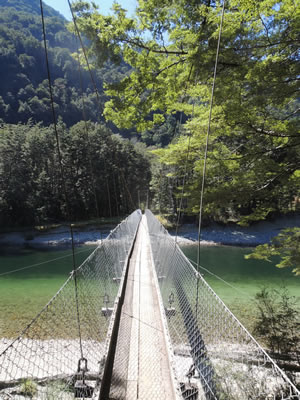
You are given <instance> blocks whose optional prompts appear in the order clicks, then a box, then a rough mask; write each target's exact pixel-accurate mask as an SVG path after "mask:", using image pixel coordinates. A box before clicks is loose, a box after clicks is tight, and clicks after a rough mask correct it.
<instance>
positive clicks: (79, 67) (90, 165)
mask: <svg viewBox="0 0 300 400" xmlns="http://www.w3.org/2000/svg"><path fill="white" fill-rule="evenodd" d="M77 62H78V72H79V82H80V90H81V104H82V116H83V121H84V129H85V136H86V140H87V146H88V149H87V153H88V161H89V167H90V172H91V178H92V188H93V195H94V201H95V207H96V215H97V218H98V219H99V218H100V214H99V207H98V197H97V192H96V183H95V171H94V167H93V163H92V157H91V141H90V135H89V129H88V125H87V118H86V107H85V101H84V95H83V77H82V71H81V63H80V57H79V55H78V57H77Z"/></svg>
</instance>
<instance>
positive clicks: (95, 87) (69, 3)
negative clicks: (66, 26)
mask: <svg viewBox="0 0 300 400" xmlns="http://www.w3.org/2000/svg"><path fill="white" fill-rule="evenodd" d="M67 1H68V5H69V8H70V12H71V15H72V20H73V23H74V27H75V31H76V34H77V36H78V38H79V40H80V45H81V49H82V52H83V55H84V59H85V62H86V66H87V68H88V71H89V74H90V77H91V81H92V84H93V87H94V91H95V93H96V97H97V103H98V107H99V108H100V105H101V103H100V95H99V91H98V88H97V85H96V81H95V78H94V75H93V74H92V70H91V66H90V63H89V60H88V57H87V54H86V49H85V47H84V44H83V41H82V37H81V35H80V31H79V29H78V25H77V21H76V16H75V14H74V11H73V8H72V4H71V1H70V0H67Z"/></svg>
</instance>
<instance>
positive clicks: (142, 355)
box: [109, 216, 180, 400]
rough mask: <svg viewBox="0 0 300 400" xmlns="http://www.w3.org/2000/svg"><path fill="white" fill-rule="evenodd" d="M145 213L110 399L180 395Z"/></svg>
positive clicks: (167, 398)
mask: <svg viewBox="0 0 300 400" xmlns="http://www.w3.org/2000/svg"><path fill="white" fill-rule="evenodd" d="M161 310H162V308H161V306H160V303H159V295H158V285H157V279H156V276H155V270H154V267H153V263H152V259H151V251H150V239H149V234H148V228H147V220H146V217H145V216H143V218H142V221H141V223H140V227H139V230H138V233H137V239H136V242H135V246H134V249H133V253H132V256H131V259H130V263H129V271H128V279H127V286H126V293H125V298H124V303H123V306H122V312H121V320H120V327H119V335H118V340H117V346H116V354H115V360H114V366H113V374H112V381H111V388H110V395H109V398H110V399H128V400H134V399H142V400H143V399H144V400H149V399H151V400H161V399H165V400H173V399H177V398H178V399H179V398H180V397H179V395H178V392H177V390H176V388H175V380H174V378H173V374H172V370H171V367H170V356H169V354H170V353H169V347H168V340H167V337H166V330H165V325H164V319H163V317H162V315H161Z"/></svg>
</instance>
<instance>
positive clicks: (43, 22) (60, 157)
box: [40, 0, 83, 359]
mask: <svg viewBox="0 0 300 400" xmlns="http://www.w3.org/2000/svg"><path fill="white" fill-rule="evenodd" d="M40 9H41V18H42V29H43V41H44V49H45V58H46V67H47V75H48V85H49V91H50V102H51V110H52V117H53V122H54V130H55V138H56V147H57V153H58V160H59V167H60V178H61V180H62V184H63V192H64V197H65V205H66V210H67V217H68V220H69V221H71V213H70V206H69V201H68V196H67V188H66V180H65V173H64V168H63V163H62V156H61V148H60V141H59V133H58V129H57V119H56V113H55V108H54V97H53V90H52V82H51V74H50V67H49V58H48V48H47V39H46V28H45V19H44V9H43V1H42V0H40ZM70 231H71V238H72V259H73V273H72V275H73V277H74V285H75V301H76V308H77V321H78V333H79V346H80V352H81V358H82V359H83V350H82V339H81V331H80V315H79V305H78V284H77V273H76V263H75V251H74V240H73V229H72V224H70Z"/></svg>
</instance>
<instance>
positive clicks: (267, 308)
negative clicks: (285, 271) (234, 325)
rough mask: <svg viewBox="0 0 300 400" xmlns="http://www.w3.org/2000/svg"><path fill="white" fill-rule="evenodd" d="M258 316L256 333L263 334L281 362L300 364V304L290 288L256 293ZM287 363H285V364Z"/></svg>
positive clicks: (264, 339) (276, 358)
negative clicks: (288, 289)
mask: <svg viewBox="0 0 300 400" xmlns="http://www.w3.org/2000/svg"><path fill="white" fill-rule="evenodd" d="M256 301H257V309H258V316H257V320H256V324H255V328H254V333H255V334H256V335H258V337H260V338H261V339H262V340H263V341H264V343H265V344H266V345H267V347H268V348H269V350H270V351H271V352H272V356H273V357H274V358H275V360H277V361H278V362H282V360H288V362H290V363H292V364H293V363H296V365H297V366H299V365H300V351H299V345H300V335H299V324H300V321H299V304H298V305H297V301H296V299H295V298H294V297H293V296H290V295H289V293H288V291H287V289H286V288H284V287H283V288H282V289H281V290H280V291H278V290H275V289H273V290H268V289H267V288H263V289H262V290H261V291H260V292H258V293H257V294H256ZM283 366H284V365H283Z"/></svg>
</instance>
